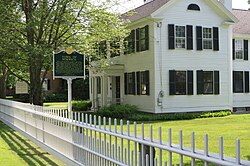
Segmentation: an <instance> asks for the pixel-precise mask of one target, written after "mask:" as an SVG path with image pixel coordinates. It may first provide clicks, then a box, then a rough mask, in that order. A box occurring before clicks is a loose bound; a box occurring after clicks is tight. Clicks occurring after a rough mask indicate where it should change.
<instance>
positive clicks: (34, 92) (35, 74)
mask: <svg viewBox="0 0 250 166" xmlns="http://www.w3.org/2000/svg"><path fill="white" fill-rule="evenodd" d="M34 54H35V55H33V56H31V57H32V58H31V59H30V98H31V103H33V104H34V105H42V104H43V99H42V84H41V70H42V57H41V56H39V55H37V54H36V53H34Z"/></svg>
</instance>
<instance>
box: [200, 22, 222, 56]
mask: <svg viewBox="0 0 250 166" xmlns="http://www.w3.org/2000/svg"><path fill="white" fill-rule="evenodd" d="M196 44H197V50H203V49H213V50H214V51H219V28H218V27H213V28H202V27H201V26H197V27H196Z"/></svg>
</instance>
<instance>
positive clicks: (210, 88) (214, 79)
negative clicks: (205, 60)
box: [197, 70, 220, 94]
mask: <svg viewBox="0 0 250 166" xmlns="http://www.w3.org/2000/svg"><path fill="white" fill-rule="evenodd" d="M219 80H220V78H219V71H202V70H199V71H197V94H220V85H219V82H220V81H219Z"/></svg>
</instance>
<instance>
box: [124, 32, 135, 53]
mask: <svg viewBox="0 0 250 166" xmlns="http://www.w3.org/2000/svg"><path fill="white" fill-rule="evenodd" d="M134 52H135V30H132V31H131V32H130V34H129V36H128V37H127V38H126V39H125V54H131V53H134Z"/></svg>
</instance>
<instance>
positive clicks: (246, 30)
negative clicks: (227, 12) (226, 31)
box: [233, 9, 250, 34]
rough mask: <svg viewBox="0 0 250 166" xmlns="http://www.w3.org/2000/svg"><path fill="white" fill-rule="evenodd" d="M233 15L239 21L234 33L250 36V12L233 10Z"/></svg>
mask: <svg viewBox="0 0 250 166" xmlns="http://www.w3.org/2000/svg"><path fill="white" fill-rule="evenodd" d="M233 14H234V15H235V17H237V18H238V19H239V22H238V23H236V24H234V26H233V33H239V34H250V10H240V9H233Z"/></svg>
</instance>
